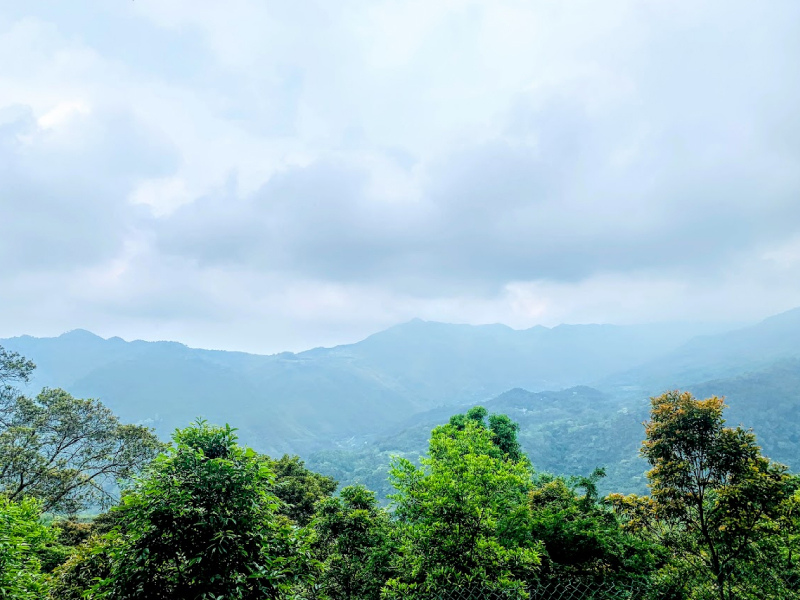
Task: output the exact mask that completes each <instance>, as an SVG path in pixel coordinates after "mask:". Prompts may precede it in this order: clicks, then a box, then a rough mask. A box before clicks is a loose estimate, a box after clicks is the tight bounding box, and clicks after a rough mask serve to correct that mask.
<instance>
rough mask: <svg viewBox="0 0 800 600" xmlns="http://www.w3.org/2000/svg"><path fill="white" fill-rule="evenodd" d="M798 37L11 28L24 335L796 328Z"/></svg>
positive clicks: (186, 15)
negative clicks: (791, 312) (428, 324)
mask: <svg viewBox="0 0 800 600" xmlns="http://www.w3.org/2000/svg"><path fill="white" fill-rule="evenodd" d="M798 21H800V5H798V4H797V3H796V2H794V1H792V0H781V1H779V2H777V3H771V4H770V5H766V4H754V3H750V2H745V1H741V2H738V1H737V2H733V3H731V2H722V1H721V0H703V1H701V2H689V1H685V2H684V1H682V0H681V1H678V2H666V1H663V0H646V1H644V2H642V1H640V0H612V1H610V2H606V3H602V4H598V3H597V2H594V1H591V0H579V1H578V2H570V3H559V2H551V1H549V0H537V1H535V2H528V1H522V0H498V1H495V2H479V1H475V0H447V1H445V2H437V3H430V2H421V1H417V0H406V1H400V0H381V1H378V2H374V1H370V2H367V1H366V0H347V1H345V2H340V3H334V4H331V3H324V2H314V1H312V2H305V3H286V2H262V1H258V0H234V1H232V2H226V3H222V4H221V3H219V2H213V1H211V0H200V1H198V0H194V1H192V2H189V1H184V0H174V1H171V2H155V1H152V0H141V1H140V0H137V1H136V2H123V3H112V4H111V5H109V4H108V3H89V4H87V5H85V6H82V7H72V6H70V7H69V9H67V8H64V7H59V6H58V5H57V4H54V3H46V2H36V1H34V2H27V3H18V4H16V5H12V6H8V7H4V8H3V9H0V55H2V56H7V57H13V60H9V61H3V62H2V64H0V158H1V159H2V160H3V163H2V164H0V192H2V193H3V195H2V197H1V198H0V234H2V236H3V238H2V240H1V241H0V272H2V273H3V276H4V280H5V281H4V282H5V284H6V285H5V286H4V287H5V291H4V293H3V294H2V295H0V315H2V317H0V334H6V333H20V332H22V331H31V332H34V333H42V332H43V331H41V330H42V329H43V328H45V329H46V328H47V327H52V328H53V329H52V330H51V331H50V332H51V333H56V332H58V331H60V330H62V329H71V328H74V327H77V326H85V327H89V328H94V329H98V330H99V331H100V332H101V333H107V334H109V335H113V334H124V335H127V336H130V337H148V336H150V337H175V338H179V339H182V340H186V341H195V342H196V343H198V344H201V345H212V346H214V345H216V346H226V347H237V346H242V347H247V348H249V349H264V350H267V349H269V350H277V349H280V348H282V347H291V348H298V347H302V346H303V345H314V344H317V343H323V342H324V343H332V342H335V341H339V340H350V339H353V338H354V337H356V336H358V335H362V334H366V333H368V332H369V331H371V330H373V329H375V328H378V327H382V326H385V325H388V324H391V323H392V322H396V321H399V320H403V319H407V318H411V317H414V316H420V317H423V318H430V319H441V320H452V321H466V322H490V321H502V322H506V323H509V324H512V325H514V326H520V327H521V326H529V325H532V324H534V323H538V322H542V323H548V324H553V323H556V322H559V321H562V320H563V321H605V322H609V321H647V320H664V319H715V318H720V319H736V320H740V319H748V318H756V317H760V316H765V315H766V314H769V313H770V312H775V311H777V310H781V309H785V308H789V307H791V306H794V305H798V304H800V289H798V286H797V285H795V283H794V281H796V280H799V279H800V278H798V277H795V275H796V274H797V273H795V271H796V270H797V265H798V258H797V248H796V246H797V241H796V240H797V236H798V234H799V232H800V204H798V203H797V197H798V193H800V174H798V171H797V169H796V165H797V161H798V159H800V142H798V140H800V119H798V116H797V111H796V106H797V104H798V100H800V71H798V70H797V69H796V68H795V65H794V62H795V57H796V56H797V55H798V54H800V38H798V36H797V35H796V23H797V22H798ZM1 115H6V116H1ZM709 282H713V285H709ZM54 297H58V298H60V300H61V303H60V304H59V305H58V306H56V305H55V303H54V300H52V298H54ZM37 315H38V316H37ZM42 315H46V316H45V317H42ZM254 323H255V324H256V325H254ZM8 328H13V329H14V331H6V329H8ZM20 329H21V330H22V331H20ZM137 332H138V333H137Z"/></svg>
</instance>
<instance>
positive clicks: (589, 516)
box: [529, 469, 663, 583]
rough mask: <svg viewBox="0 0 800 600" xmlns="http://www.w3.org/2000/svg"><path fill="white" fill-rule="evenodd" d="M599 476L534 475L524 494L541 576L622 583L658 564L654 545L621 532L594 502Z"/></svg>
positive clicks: (659, 558)
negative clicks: (539, 546) (539, 553)
mask: <svg viewBox="0 0 800 600" xmlns="http://www.w3.org/2000/svg"><path fill="white" fill-rule="evenodd" d="M603 476H604V471H603V470H602V469H596V470H595V471H594V472H593V473H592V474H591V475H590V476H589V477H572V478H569V479H567V478H564V477H554V476H551V475H540V476H538V477H537V480H536V482H535V487H534V489H533V490H532V491H531V493H530V496H529V499H530V506H531V530H532V532H533V535H534V537H535V538H537V539H540V540H542V543H543V544H544V552H543V557H542V572H543V573H542V574H543V576H544V577H549V578H551V579H560V578H562V577H565V576H566V577H580V578H582V579H596V580H602V581H606V582H608V581H610V580H622V581H623V582H626V583H628V582H630V581H631V580H637V579H645V578H647V576H648V575H649V574H650V573H651V572H652V571H653V570H654V569H655V568H656V567H657V566H658V565H659V563H662V562H663V557H662V556H661V552H660V551H659V547H658V546H656V545H655V544H653V543H649V542H648V541H647V540H643V539H641V538H640V537H639V536H636V535H633V534H631V533H628V532H625V531H624V530H623V529H622V527H621V524H620V523H619V521H618V519H617V516H616V515H615V514H614V512H613V511H612V510H610V509H609V508H608V507H607V506H606V505H605V502H603V501H602V500H601V499H600V498H599V496H598V493H597V482H598V480H599V479H600V478H601V477H603ZM579 490H581V491H583V493H582V494H581V493H579Z"/></svg>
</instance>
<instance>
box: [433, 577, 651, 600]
mask: <svg viewBox="0 0 800 600" xmlns="http://www.w3.org/2000/svg"><path fill="white" fill-rule="evenodd" d="M526 592H527V597H528V598H529V599H530V600H649V598H650V596H649V595H648V594H647V590H646V589H645V588H644V587H643V586H640V585H637V584H622V583H610V582H596V581H588V580H580V579H572V580H570V579H564V580H552V581H545V582H537V583H534V584H532V585H531V586H529V587H528V588H527V590H526ZM524 597H525V596H524V595H523V594H522V593H520V590H499V589H492V588H486V587H483V586H473V587H460V588H453V589H450V590H447V591H440V592H437V593H435V594H432V595H431V596H430V599H429V600H519V599H520V598H524ZM426 600H427V599H426Z"/></svg>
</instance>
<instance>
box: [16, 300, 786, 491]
mask: <svg viewBox="0 0 800 600" xmlns="http://www.w3.org/2000/svg"><path fill="white" fill-rule="evenodd" d="M710 331H711V329H710V328H708V327H701V326H640V327H639V326H637V327H615V326H594V325H582V326H577V325H576V326H559V327H555V328H552V329H548V328H544V327H535V328H533V329H529V330H524V331H517V330H513V329H510V328H508V327H505V326H500V325H497V326H479V327H476V326H467V325H448V324H443V323H429V322H424V321H419V320H416V321H412V322H409V323H406V324H403V325H398V326H396V327H393V328H390V329H388V330H386V331H383V332H380V333H377V334H375V335H373V336H370V337H369V338H367V339H365V340H363V341H361V342H359V343H356V344H351V345H346V346H337V347H334V348H318V349H314V350H310V351H307V352H301V353H298V354H292V353H283V354H278V355H272V356H259V355H253V354H245V353H238V352H221V351H210V350H198V349H192V348H188V347H186V346H184V345H182V344H177V343H174V342H142V341H135V342H125V341H123V340H121V339H119V338H111V339H108V340H105V339H102V338H100V337H98V336H95V335H93V334H91V333H89V332H86V331H73V332H71V333H68V334H64V335H62V336H60V337H58V338H44V339H37V338H31V337H20V338H12V339H9V340H2V341H0V342H2V344H4V345H7V347H8V348H9V349H11V350H17V351H19V352H21V353H23V354H25V355H26V356H30V357H32V358H33V359H34V360H35V362H36V363H37V365H39V367H38V369H37V371H36V374H35V376H34V379H33V381H32V382H31V383H30V384H28V385H29V388H30V389H35V388H36V387H37V386H44V385H55V386H60V387H63V388H65V389H66V390H68V391H70V392H72V393H73V394H75V395H76V396H79V397H93V398H99V399H100V400H102V401H103V402H104V403H105V404H106V405H108V406H109V407H111V408H112V409H113V410H114V411H115V412H116V413H117V414H119V415H120V417H121V418H123V419H124V420H126V421H130V422H136V423H143V424H146V425H148V426H153V427H154V428H155V430H156V432H157V433H158V434H159V436H160V437H161V438H162V439H167V438H168V436H169V435H170V433H171V431H172V430H174V429H175V428H176V427H180V426H183V424H185V423H186V422H187V421H189V420H191V419H193V418H195V417H197V416H202V417H204V418H207V419H209V420H210V421H212V422H228V421H233V422H238V423H240V424H241V426H240V431H239V435H240V436H241V438H242V440H243V441H246V442H247V443H248V444H250V445H252V446H253V447H254V448H256V449H258V450H259V451H262V452H267V453H269V454H273V455H280V454H283V453H285V452H289V453H300V454H302V455H304V456H306V457H307V458H308V460H309V461H310V464H312V465H313V466H314V468H315V469H317V470H319V471H321V472H324V473H327V474H330V475H333V476H335V477H337V478H338V479H339V480H340V481H342V482H344V483H352V482H362V483H366V484H368V485H369V486H370V487H372V488H373V489H375V490H376V491H378V493H379V496H380V497H384V496H385V494H386V493H388V491H389V488H388V483H387V481H386V473H387V471H388V468H389V460H390V457H391V456H392V455H394V454H400V455H403V456H408V457H412V458H413V457H416V456H419V455H420V454H421V453H422V452H423V450H424V448H425V445H426V444H427V435H428V432H429V431H430V429H431V428H432V427H433V426H434V425H435V424H436V423H438V422H441V419H442V418H444V417H446V416H447V415H448V414H450V413H452V412H453V410H455V409H459V408H460V407H469V406H474V405H476V404H483V405H485V406H487V407H489V408H490V409H491V410H493V411H496V412H502V413H506V414H509V415H511V416H513V418H514V419H515V420H516V421H518V422H519V423H520V425H521V430H520V442H521V444H522V445H523V447H524V449H525V451H526V452H527V453H528V455H529V456H530V457H531V460H532V461H533V464H534V465H535V466H536V468H537V469H540V470H543V471H549V472H553V473H589V472H591V471H592V470H593V469H594V468H595V467H598V466H603V467H605V468H606V470H607V475H608V476H607V477H606V479H605V480H604V482H603V483H602V484H601V487H602V488H603V489H604V490H611V489H614V490H619V491H625V492H642V491H644V486H645V479H644V477H643V474H642V473H643V462H642V460H641V459H639V458H638V457H637V456H636V449H637V448H638V446H639V443H640V441H641V429H640V427H639V425H640V424H641V422H642V421H643V420H644V418H645V416H646V413H647V410H648V400H647V398H648V396H651V395H657V394H659V393H661V392H663V391H664V390H665V389H674V388H681V389H690V390H693V391H695V392H696V393H698V394H699V395H709V394H711V393H717V394H722V395H725V396H726V397H727V398H728V402H729V404H730V411H729V412H730V416H731V418H732V419H734V420H735V421H736V422H743V423H747V424H748V426H750V427H753V428H754V430H755V431H756V433H758V434H759V439H760V443H761V444H762V445H763V447H764V449H765V452H766V453H767V455H768V456H770V457H772V458H775V459H776V460H780V461H782V462H784V463H786V464H788V465H790V466H792V467H800V441H798V437H797V434H796V433H795V431H796V430H797V428H798V419H800V418H799V417H798V416H797V415H798V414H800V397H799V395H798V393H797V391H796V390H797V389H798V387H797V386H796V385H795V383H796V382H797V381H798V380H799V379H800V367H798V365H799V364H800V359H797V358H794V357H800V310H794V311H789V312H787V313H784V314H781V315H776V316H775V317H772V318H769V319H766V320H765V321H763V322H761V323H758V324H756V325H752V326H749V327H745V328H741V329H736V330H733V331H728V332H722V333H710ZM698 332H699V333H704V335H699V336H694V337H692V336H693V335H694V334H695V333H698ZM586 384H591V386H592V387H591V388H590V387H586ZM575 386H577V387H575ZM509 390H510V391H509Z"/></svg>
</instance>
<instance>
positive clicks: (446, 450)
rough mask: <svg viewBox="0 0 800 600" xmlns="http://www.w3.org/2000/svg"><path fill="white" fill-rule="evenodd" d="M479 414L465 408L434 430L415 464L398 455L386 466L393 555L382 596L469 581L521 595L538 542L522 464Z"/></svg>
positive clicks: (536, 560) (527, 475)
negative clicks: (392, 572)
mask: <svg viewBox="0 0 800 600" xmlns="http://www.w3.org/2000/svg"><path fill="white" fill-rule="evenodd" d="M485 414H486V413H485V411H471V413H470V414H468V415H467V416H466V418H465V419H460V418H455V419H454V421H453V422H451V423H449V424H448V425H444V426H441V427H438V428H436V429H434V431H433V433H432V435H431V442H430V450H429V457H428V458H423V459H422V461H421V462H422V467H416V466H415V465H414V464H413V463H411V462H410V461H408V460H405V459H398V460H397V462H396V463H395V465H394V466H393V468H392V472H391V477H392V481H393V485H394V486H395V487H396V489H397V493H396V494H395V495H394V496H393V497H392V499H393V502H394V505H395V516H396V519H397V522H398V535H399V540H400V552H399V553H398V556H397V564H396V566H395V568H396V570H397V573H398V575H397V576H396V577H395V578H393V579H392V580H390V581H389V582H388V584H387V597H389V598H401V597H410V596H413V595H414V594H418V593H423V594H424V593H429V592H431V591H434V590H437V589H442V588H447V587H452V586H459V585H466V584H471V583H474V582H481V583H485V584H486V585H488V586H491V587H494V588H497V589H509V590H518V591H519V593H520V594H522V593H523V592H522V591H521V590H522V589H523V587H524V584H523V582H524V581H525V580H527V579H529V578H530V577H532V576H533V575H534V574H535V573H536V569H537V566H538V565H539V563H540V548H541V546H540V543H539V542H538V541H536V540H535V539H534V538H533V537H532V535H531V531H530V528H529V522H530V510H529V507H528V506H527V503H526V498H527V494H528V492H529V491H530V489H531V472H530V468H529V464H528V462H527V460H520V461H516V460H513V459H512V458H511V457H510V456H509V455H508V454H507V453H506V452H504V449H503V448H502V447H501V446H500V445H498V439H497V436H496V434H495V433H494V432H493V431H492V430H490V429H488V428H487V427H485V426H484V422H483V417H484V416H485Z"/></svg>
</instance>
